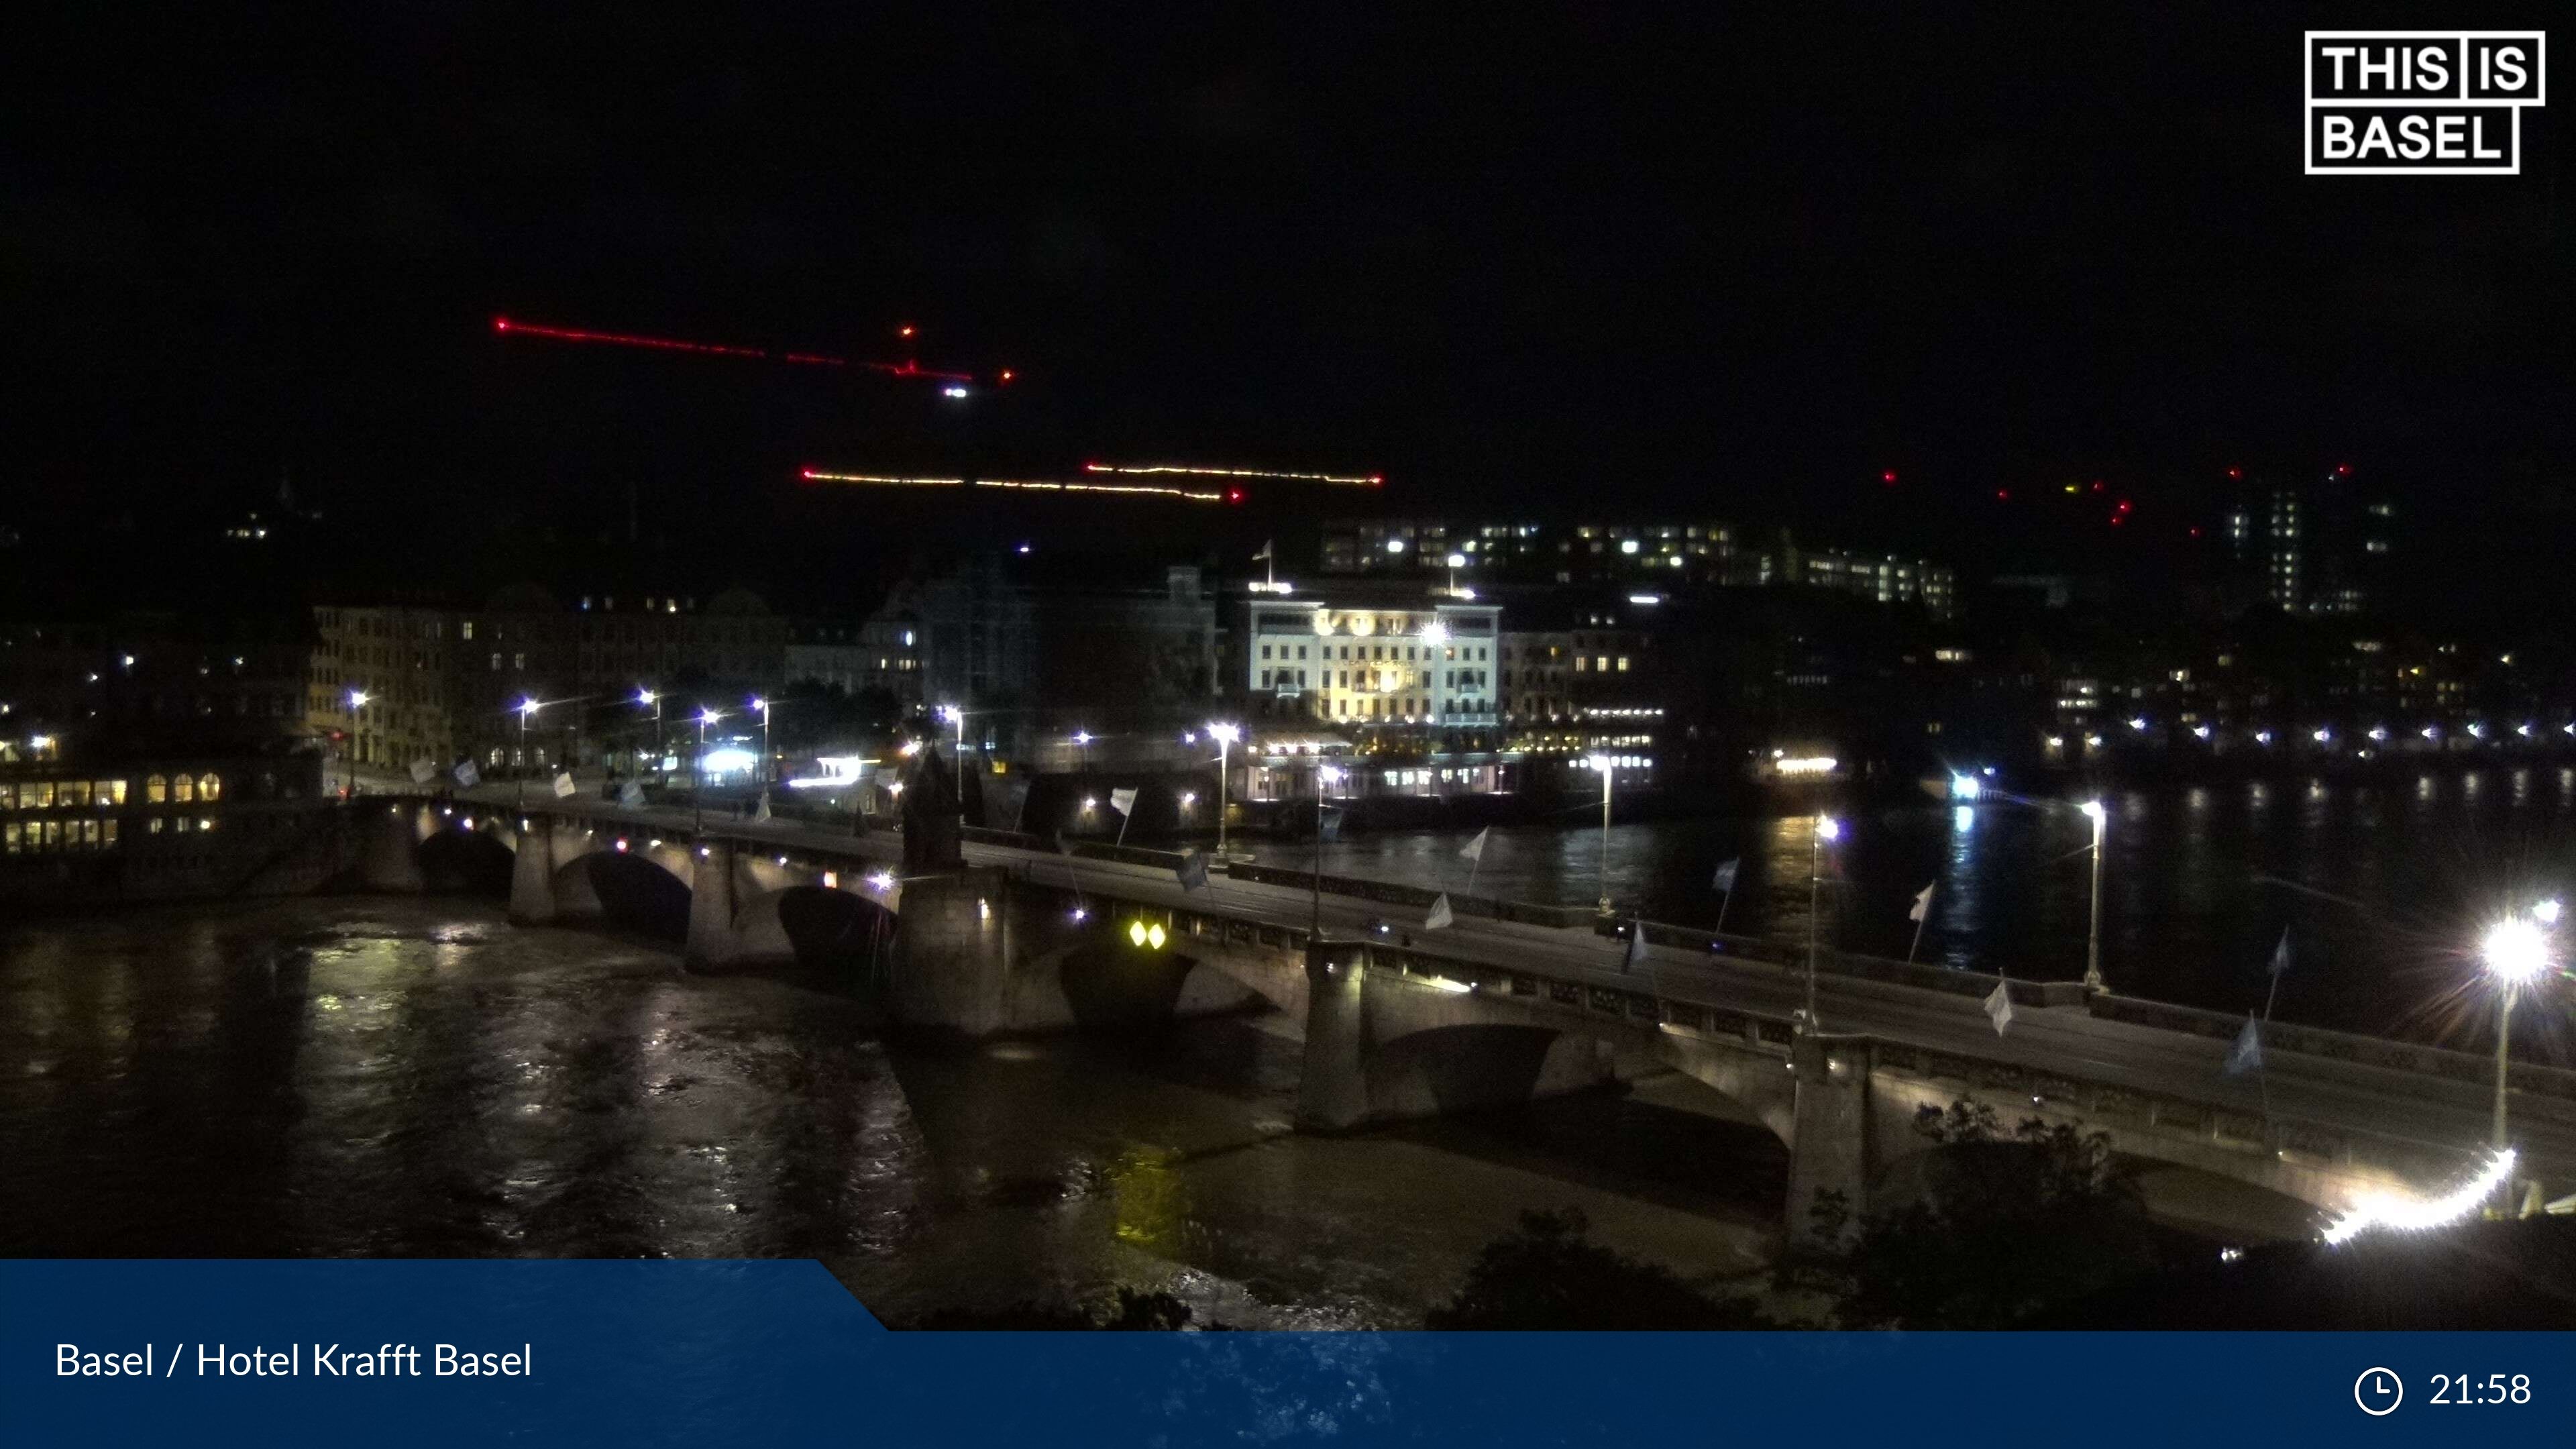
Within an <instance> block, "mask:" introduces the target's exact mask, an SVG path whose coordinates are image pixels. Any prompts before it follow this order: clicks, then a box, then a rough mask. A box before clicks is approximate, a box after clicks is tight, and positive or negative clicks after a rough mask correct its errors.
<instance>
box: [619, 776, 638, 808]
mask: <svg viewBox="0 0 2576 1449" xmlns="http://www.w3.org/2000/svg"><path fill="white" fill-rule="evenodd" d="M617 803H618V804H620V805H623V806H625V807H626V808H627V809H629V810H632V809H635V808H636V807H638V806H640V805H642V804H643V803H644V787H643V786H641V785H639V784H636V783H635V782H634V781H632V780H629V781H627V782H626V786H625V788H624V789H621V790H619V791H618V792H617Z"/></svg>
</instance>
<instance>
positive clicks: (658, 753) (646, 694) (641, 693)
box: [635, 685, 664, 775]
mask: <svg viewBox="0 0 2576 1449" xmlns="http://www.w3.org/2000/svg"><path fill="white" fill-rule="evenodd" d="M635 702H636V703H637V704H649V705H651V706H653V769H654V773H656V774H659V773H660V772H661V768H662V760H663V758H664V757H663V754H662V696H661V695H660V694H658V693H655V692H654V691H652V690H649V689H646V688H644V687H643V686H641V685H638V686H636V689H635ZM636 773H637V774H639V775H640V774H642V773H644V772H643V771H641V770H638V771H636Z"/></svg>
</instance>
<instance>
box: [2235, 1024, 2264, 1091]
mask: <svg viewBox="0 0 2576 1449" xmlns="http://www.w3.org/2000/svg"><path fill="white" fill-rule="evenodd" d="M2262 1069H2263V1028H2262V1025H2261V1024H2260V1023H2258V1022H2256V1021H2255V1020H2254V1013H2252V1012H2250V1011H2249V1012H2247V1013H2245V1029H2244V1030H2243V1031H2240V1032H2238V1033H2237V1034H2236V1049H2235V1050H2234V1051H2231V1052H2229V1053H2228V1054H2227V1075H2229V1076H2231V1077H2234V1076H2241V1075H2243V1074H2245V1073H2247V1072H2259V1071H2261V1070H2262Z"/></svg>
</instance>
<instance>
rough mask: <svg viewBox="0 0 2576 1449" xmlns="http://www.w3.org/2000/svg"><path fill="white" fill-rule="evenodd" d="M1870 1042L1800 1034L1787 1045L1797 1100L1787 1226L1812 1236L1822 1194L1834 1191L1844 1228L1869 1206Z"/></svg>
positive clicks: (1791, 1232)
mask: <svg viewBox="0 0 2576 1449" xmlns="http://www.w3.org/2000/svg"><path fill="white" fill-rule="evenodd" d="M1873 1056H1874V1052H1873V1044H1872V1043H1871V1041H1870V1039H1869V1038H1868V1037H1855V1036H1828V1035H1813V1034H1809V1035H1801V1036H1799V1037H1798V1038H1797V1039H1796V1040H1794V1041H1792V1042H1791V1043H1790V1044H1789V1063H1790V1067H1791V1069H1792V1071H1793V1073H1794V1075H1795V1076H1796V1078H1797V1102H1796V1107H1795V1109H1794V1112H1793V1116H1792V1124H1793V1125H1792V1126H1791V1129H1790V1136H1789V1201H1788V1214H1789V1222H1788V1230H1789V1236H1790V1237H1791V1238H1793V1239H1796V1238H1805V1237H1810V1236H1813V1235H1815V1233H1816V1223H1815V1219H1814V1216H1813V1215H1814V1212H1815V1207H1816V1203H1817V1201H1818V1199H1819V1198H1821V1197H1823V1196H1824V1195H1825V1194H1827V1193H1835V1194H1839V1195H1840V1196H1841V1199H1842V1203H1843V1206H1844V1207H1845V1208H1846V1209H1848V1210H1849V1214H1850V1216H1849V1218H1848V1219H1847V1226H1846V1229H1845V1231H1846V1232H1848V1231H1849V1230H1850V1228H1854V1227H1857V1226H1858V1225H1859V1221H1860V1217H1861V1215H1862V1214H1864V1213H1866V1212H1868V1211H1869V1182H1870V1177H1871V1167H1872V1164H1873V1158H1874V1154H1873V1152H1872V1150H1871V1148H1872V1146H1873V1144H1872V1142H1871V1140H1870V1137H1871V1133H1872V1131H1873V1130H1874V1127H1875V1124H1874V1123H1873V1122H1872V1120H1871V1115H1872V1114H1871V1112H1870V1090H1869V1083H1870V1072H1871V1070H1872V1067H1873V1065H1874V1062H1873Z"/></svg>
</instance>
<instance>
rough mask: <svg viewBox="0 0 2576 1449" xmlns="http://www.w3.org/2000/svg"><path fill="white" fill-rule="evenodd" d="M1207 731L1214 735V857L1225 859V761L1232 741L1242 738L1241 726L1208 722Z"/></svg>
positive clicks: (1232, 743)
mask: <svg viewBox="0 0 2576 1449" xmlns="http://www.w3.org/2000/svg"><path fill="white" fill-rule="evenodd" d="M1207 729H1208V733H1209V734H1211V735H1214V736H1215V737H1216V858H1217V859H1219V860H1223V859H1225V762H1226V754H1227V752H1228V751H1229V750H1230V749H1231V748H1232V747H1233V745H1234V742H1235V741H1236V740H1239V739H1241V738H1243V727H1242V726H1241V725H1230V724H1210V725H1209V726H1208V727H1207Z"/></svg>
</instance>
